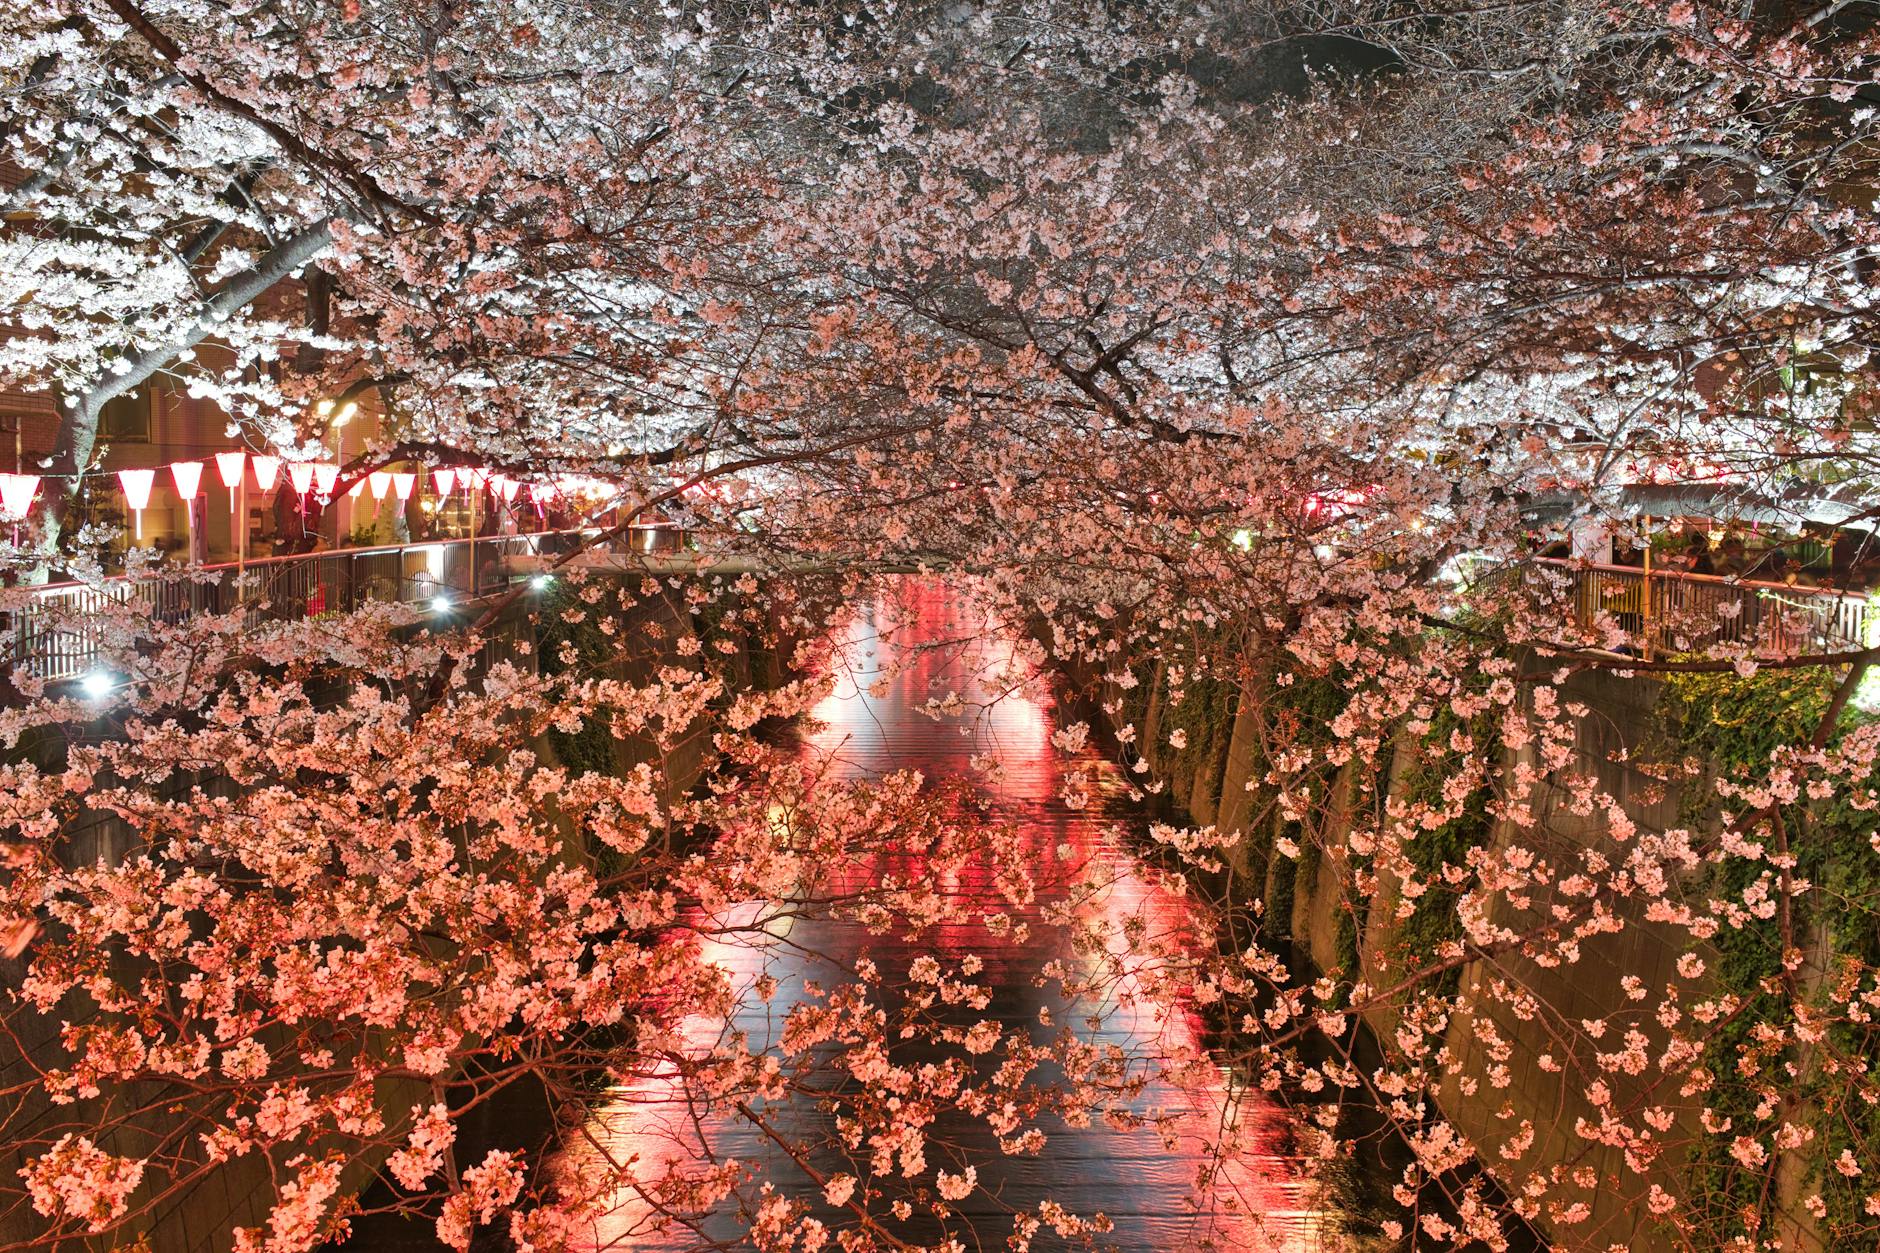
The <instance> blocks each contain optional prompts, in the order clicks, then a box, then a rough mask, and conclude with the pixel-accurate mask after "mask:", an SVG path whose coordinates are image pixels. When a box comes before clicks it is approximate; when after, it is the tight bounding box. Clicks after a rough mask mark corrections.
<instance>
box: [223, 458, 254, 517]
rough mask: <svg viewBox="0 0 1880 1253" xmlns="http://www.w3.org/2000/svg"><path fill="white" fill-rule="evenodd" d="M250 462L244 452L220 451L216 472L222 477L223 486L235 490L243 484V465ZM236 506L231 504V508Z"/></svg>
mask: <svg viewBox="0 0 1880 1253" xmlns="http://www.w3.org/2000/svg"><path fill="white" fill-rule="evenodd" d="M247 462H248V454H247V453H244V452H219V453H217V454H216V455H215V472H216V473H217V474H218V475H220V476H221V478H222V486H223V487H226V488H228V489H229V491H230V492H233V491H234V490H235V489H236V488H237V487H240V486H241V481H242V467H243V466H245V465H246V464H247ZM234 507H235V506H234V505H233V504H231V505H230V506H229V508H231V509H233V508H234Z"/></svg>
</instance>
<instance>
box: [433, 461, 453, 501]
mask: <svg viewBox="0 0 1880 1253" xmlns="http://www.w3.org/2000/svg"><path fill="white" fill-rule="evenodd" d="M431 486H433V487H435V488H436V489H437V498H438V499H439V500H449V499H450V491H451V488H453V487H455V486H457V471H455V470H453V469H452V468H451V467H449V466H445V467H443V468H442V469H439V470H433V471H431Z"/></svg>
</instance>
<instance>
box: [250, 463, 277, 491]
mask: <svg viewBox="0 0 1880 1253" xmlns="http://www.w3.org/2000/svg"><path fill="white" fill-rule="evenodd" d="M253 465H254V467H255V488H256V490H258V491H263V492H271V491H273V490H274V480H275V479H276V478H277V477H279V475H280V473H281V459H280V458H279V457H256V458H255V459H254V461H253Z"/></svg>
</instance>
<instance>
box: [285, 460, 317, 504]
mask: <svg viewBox="0 0 1880 1253" xmlns="http://www.w3.org/2000/svg"><path fill="white" fill-rule="evenodd" d="M287 481H288V482H289V483H292V484H293V485H294V493H295V494H296V495H299V496H305V495H306V494H307V493H308V492H310V491H312V490H313V462H311V461H290V462H289V463H288V465H287Z"/></svg>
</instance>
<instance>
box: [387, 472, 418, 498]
mask: <svg viewBox="0 0 1880 1253" xmlns="http://www.w3.org/2000/svg"><path fill="white" fill-rule="evenodd" d="M417 486H418V476H417V475H416V474H394V475H392V491H393V493H394V494H396V495H397V497H398V503H399V504H401V505H402V504H404V503H405V502H406V501H408V500H410V499H411V493H412V491H413V490H414V489H415V488H416V487H417Z"/></svg>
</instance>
